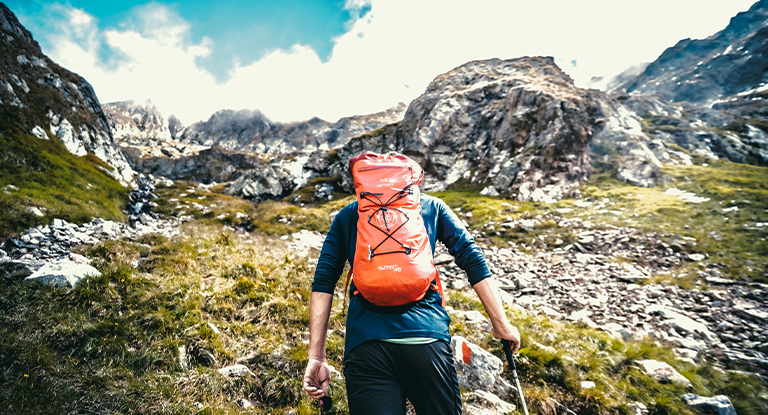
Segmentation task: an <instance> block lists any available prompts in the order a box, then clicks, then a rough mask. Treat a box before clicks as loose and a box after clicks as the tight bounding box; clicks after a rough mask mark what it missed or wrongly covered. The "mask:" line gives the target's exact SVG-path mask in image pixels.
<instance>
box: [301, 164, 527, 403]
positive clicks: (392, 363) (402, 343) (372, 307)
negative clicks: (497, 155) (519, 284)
mask: <svg viewBox="0 0 768 415" xmlns="http://www.w3.org/2000/svg"><path fill="white" fill-rule="evenodd" d="M361 166H362V167H361ZM349 169H350V173H351V174H352V176H353V178H354V179H355V190H356V194H357V196H358V200H357V201H355V202H353V203H351V204H349V205H347V206H346V207H344V208H343V209H341V210H340V211H339V213H338V214H337V215H336V217H335V219H334V221H333V224H332V225H331V229H330V230H329V231H328V235H327V237H326V239H325V243H324V244H323V248H322V250H321V252H320V257H319V259H318V262H317V268H316V270H315V279H314V282H313V284H312V297H311V301H310V311H309V313H310V315H309V325H310V327H309V331H310V336H309V337H310V341H309V363H308V365H307V369H306V372H305V374H304V390H305V391H306V392H307V393H308V394H309V396H310V397H312V398H313V399H321V398H323V397H324V396H325V395H326V394H327V393H328V385H329V382H330V372H329V368H328V365H327V364H326V360H325V350H326V335H327V326H328V319H329V317H330V311H331V304H332V300H333V292H334V288H335V286H336V283H337V282H338V279H339V277H340V275H341V274H342V272H343V269H344V265H345V263H346V262H347V261H348V262H349V264H350V265H351V266H352V269H351V271H350V272H351V282H350V280H349V276H348V279H347V284H348V285H349V289H348V291H347V293H345V295H347V296H348V298H349V308H348V311H347V324H346V335H345V350H344V377H345V380H346V386H347V398H348V402H349V410H350V414H352V415H356V414H357V415H376V414H381V415H388V414H398V415H403V414H405V410H406V409H405V408H406V398H407V399H408V400H409V401H410V402H411V404H412V405H413V406H414V408H415V410H416V412H417V413H418V414H419V415H430V414H435V415H438V414H439V415H448V414H461V396H460V393H459V384H458V378H457V376H456V369H455V366H454V361H453V353H452V350H451V346H450V340H451V337H450V334H449V331H448V326H449V323H450V317H449V316H448V313H447V312H446V310H445V307H444V306H445V303H444V299H443V295H442V286H441V284H440V279H439V277H438V275H437V269H436V267H435V266H434V262H433V259H432V255H433V254H434V249H435V243H436V240H439V241H441V242H442V243H443V244H445V246H446V247H447V248H448V251H449V252H450V253H451V255H453V257H454V258H455V262H456V264H457V265H458V266H459V267H461V268H462V269H463V270H464V271H465V272H466V273H467V277H468V279H469V282H470V283H471V285H472V288H474V290H475V292H476V293H477V295H478V296H479V297H480V300H481V301H482V303H483V306H484V307H485V310H486V312H487V313H488V316H489V317H490V320H491V323H492V325H493V335H494V336H495V337H497V338H499V339H506V340H509V341H510V342H511V344H512V349H513V352H517V350H518V349H519V348H520V335H519V333H518V330H517V328H515V327H513V326H511V325H510V324H509V322H508V320H507V317H506V314H505V312H504V309H503V306H502V304H501V301H500V299H499V296H498V293H497V292H496V288H495V286H494V285H492V282H491V279H490V278H489V277H491V272H490V271H489V269H488V265H487V264H486V261H485V256H484V255H483V252H482V251H481V250H480V248H479V247H478V246H477V245H476V244H475V242H474V240H473V238H472V236H471V235H470V234H469V232H468V231H467V230H466V229H465V228H464V226H463V225H462V223H461V221H460V220H459V218H458V217H457V216H456V215H455V214H454V213H453V211H452V210H451V209H450V208H449V207H448V206H447V205H446V204H445V202H443V201H441V200H439V199H437V198H435V197H432V196H427V195H423V194H420V192H419V189H418V184H419V183H420V182H421V180H422V179H423V177H424V174H423V171H422V169H421V167H420V166H419V165H418V164H417V163H416V162H414V161H413V160H411V159H410V158H408V157H406V156H404V155H401V154H397V153H389V154H387V155H378V154H375V153H370V152H366V153H363V154H361V155H360V156H358V157H355V158H353V159H352V160H350V162H349ZM409 209H410V210H409ZM358 220H359V221H358ZM377 264H378V265H377ZM377 283H378V284H377ZM408 284H410V285H409V287H410V286H418V288H417V289H416V291H415V292H414V289H412V288H407V289H402V287H404V286H406V285H408ZM398 290H399V291H398ZM401 292H402V293H404V294H401Z"/></svg>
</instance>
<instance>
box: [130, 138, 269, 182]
mask: <svg viewBox="0 0 768 415" xmlns="http://www.w3.org/2000/svg"><path fill="white" fill-rule="evenodd" d="M190 147H191V146H184V145H182V151H185V152H184V153H171V150H170V149H168V148H163V149H157V148H155V149H153V151H156V152H157V153H160V154H154V157H149V158H143V157H142V156H143V155H144V153H141V150H140V149H138V148H137V147H132V146H126V147H123V150H124V151H125V154H126V155H127V156H128V159H129V160H130V161H131V163H132V164H133V166H134V167H135V168H136V170H138V171H141V172H144V173H146V174H151V175H153V176H157V177H166V178H169V179H173V180H176V179H179V180H191V181H195V182H200V183H206V184H207V183H212V182H218V183H222V182H228V181H232V180H235V179H236V178H237V177H239V176H240V175H241V174H242V173H243V172H244V171H246V170H252V169H261V168H262V167H264V166H266V165H267V161H265V160H264V159H263V158H262V157H260V156H256V155H250V154H244V153H235V152H233V151H229V150H225V149H223V148H221V147H218V146H215V147H212V148H209V149H205V150H200V151H197V150H195V151H186V150H187V149H188V148H190ZM171 148H172V149H174V150H175V149H176V147H171Z"/></svg>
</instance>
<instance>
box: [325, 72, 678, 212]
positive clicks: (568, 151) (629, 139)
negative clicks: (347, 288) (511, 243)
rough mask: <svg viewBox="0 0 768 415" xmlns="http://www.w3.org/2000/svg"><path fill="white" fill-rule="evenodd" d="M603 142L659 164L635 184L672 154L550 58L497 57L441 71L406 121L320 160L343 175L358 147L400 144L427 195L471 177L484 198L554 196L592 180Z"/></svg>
mask: <svg viewBox="0 0 768 415" xmlns="http://www.w3.org/2000/svg"><path fill="white" fill-rule="evenodd" d="M596 141H597V142H599V143H603V142H606V143H607V142H610V143H611V148H612V150H613V151H618V153H619V154H622V155H623V156H624V163H626V164H627V165H634V164H643V163H648V164H650V165H651V166H652V167H651V168H650V170H649V171H648V172H645V173H644V175H643V177H641V178H638V183H637V184H645V185H647V184H649V182H651V181H653V178H652V177H651V176H652V174H653V173H654V172H655V171H656V169H657V167H656V166H657V165H658V158H659V157H660V156H661V157H665V159H667V158H669V159H670V160H672V159H671V158H670V157H669V155H668V153H667V151H666V148H665V147H664V146H663V145H662V146H659V147H658V148H656V150H655V152H656V153H658V155H655V154H654V151H652V150H651V149H650V148H649V147H650V146H649V145H647V142H649V141H650V140H649V139H648V137H646V136H645V135H644V134H643V133H642V131H641V126H640V122H639V119H638V118H637V117H636V116H635V115H634V113H633V112H631V111H629V110H628V109H627V108H626V107H624V106H623V105H622V104H621V103H619V102H618V101H616V100H614V99H612V98H610V97H608V96H607V95H605V94H603V93H601V92H598V91H594V90H584V89H580V88H577V87H576V86H575V85H574V84H573V81H572V80H571V79H570V78H569V77H568V75H566V74H565V73H564V72H562V71H561V70H560V68H558V67H557V65H555V63H554V61H553V60H552V59H551V58H527V57H526V58H518V59H512V60H499V59H493V60H487V61H476V62H470V63H467V64H465V65H462V66H460V67H458V68H456V69H454V70H452V71H450V72H448V73H446V74H443V75H440V76H438V77H437V78H436V79H435V80H434V81H433V82H432V83H431V84H430V85H429V87H428V88H427V90H426V92H425V93H424V94H423V95H422V96H420V97H419V98H417V99H416V100H414V101H413V102H412V103H411V105H410V106H409V108H408V111H407V112H406V114H405V118H404V119H403V121H402V122H401V123H399V124H397V125H393V126H389V127H387V128H384V129H381V130H378V131H376V132H374V133H371V134H368V135H365V136H362V137H359V138H356V139H353V140H352V141H350V143H349V144H348V145H346V146H344V148H343V149H342V150H341V151H340V153H339V155H338V161H336V162H335V163H319V164H316V165H318V166H319V167H318V168H320V169H321V171H322V172H321V173H320V174H321V175H327V176H331V175H334V174H345V173H344V169H343V164H344V163H345V160H347V159H348V158H349V157H350V156H352V155H354V154H357V153H359V152H360V151H363V150H374V151H379V152H383V151H390V150H396V151H401V152H404V153H405V154H407V155H409V156H411V157H413V158H414V159H416V160H417V161H418V162H419V163H421V164H422V166H424V167H425V170H426V171H427V173H428V176H427V178H426V179H425V184H424V185H423V186H422V187H423V188H424V189H425V190H427V191H437V190H441V189H445V188H446V187H447V186H450V185H452V184H454V183H457V182H459V181H462V180H463V181H464V182H465V183H472V184H477V185H483V186H484V190H483V192H484V193H486V194H494V195H495V194H504V195H511V196H514V197H516V198H517V199H518V200H541V201H548V200H556V199H559V198H562V197H564V196H568V195H570V194H572V193H573V192H575V191H576V187H577V186H578V185H579V184H580V183H581V182H582V181H583V180H584V179H586V178H587V177H588V175H589V174H590V172H591V171H592V166H591V164H590V148H591V146H593V145H594V142H596ZM311 160H325V158H324V157H322V156H318V157H314V158H313V159H311ZM673 162H674V160H673ZM635 170H636V169H635ZM641 182H642V183H641ZM344 186H345V187H350V182H349V180H348V178H347V179H346V180H345V183H344Z"/></svg>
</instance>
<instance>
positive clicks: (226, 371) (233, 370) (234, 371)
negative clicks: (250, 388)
mask: <svg viewBox="0 0 768 415" xmlns="http://www.w3.org/2000/svg"><path fill="white" fill-rule="evenodd" d="M219 373H221V374H222V375H224V376H228V377H232V378H239V377H243V376H245V375H246V374H250V375H251V376H256V375H254V374H253V372H251V369H248V366H245V365H241V364H235V365H232V366H226V367H222V368H221V369H219Z"/></svg>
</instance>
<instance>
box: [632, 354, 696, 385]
mask: <svg viewBox="0 0 768 415" xmlns="http://www.w3.org/2000/svg"><path fill="white" fill-rule="evenodd" d="M637 363H638V364H639V365H640V367H642V368H643V370H644V371H645V373H646V374H647V375H648V376H650V377H652V378H653V379H656V380H657V381H658V382H663V383H667V382H672V383H677V384H678V385H680V386H683V387H685V388H692V387H693V384H692V383H691V381H690V380H688V379H687V378H686V377H685V376H683V375H681V374H680V372H678V371H677V370H675V368H673V367H672V366H670V365H669V364H668V363H664V362H659V361H658V360H638V361H637Z"/></svg>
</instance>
